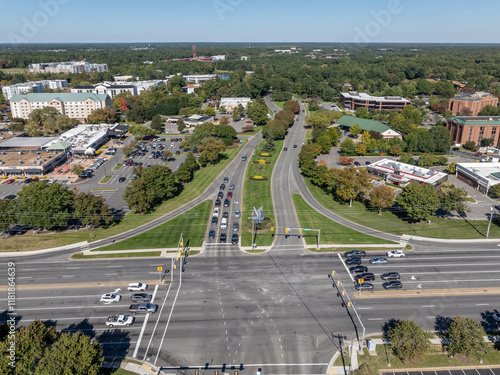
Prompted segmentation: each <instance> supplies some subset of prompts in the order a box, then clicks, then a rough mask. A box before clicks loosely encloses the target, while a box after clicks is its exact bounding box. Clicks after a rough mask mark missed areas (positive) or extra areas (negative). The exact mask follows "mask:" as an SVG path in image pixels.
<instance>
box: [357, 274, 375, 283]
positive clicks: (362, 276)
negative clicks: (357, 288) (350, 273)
mask: <svg viewBox="0 0 500 375" xmlns="http://www.w3.org/2000/svg"><path fill="white" fill-rule="evenodd" d="M359 279H363V280H365V281H372V280H375V275H374V274H373V273H371V272H363V273H360V274H359V275H356V280H359Z"/></svg>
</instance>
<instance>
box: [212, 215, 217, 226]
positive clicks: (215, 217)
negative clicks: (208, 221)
mask: <svg viewBox="0 0 500 375" xmlns="http://www.w3.org/2000/svg"><path fill="white" fill-rule="evenodd" d="M218 222H219V218H218V217H217V216H213V217H212V224H215V225H217V223H218Z"/></svg>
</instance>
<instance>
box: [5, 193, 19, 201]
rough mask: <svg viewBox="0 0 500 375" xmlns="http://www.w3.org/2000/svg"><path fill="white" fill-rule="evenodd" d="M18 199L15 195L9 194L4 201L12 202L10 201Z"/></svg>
mask: <svg viewBox="0 0 500 375" xmlns="http://www.w3.org/2000/svg"><path fill="white" fill-rule="evenodd" d="M16 198H17V196H16V195H15V194H9V195H6V196H5V198H4V199H5V200H6V201H10V200H12V199H16Z"/></svg>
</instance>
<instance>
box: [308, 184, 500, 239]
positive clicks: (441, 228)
mask: <svg viewBox="0 0 500 375" xmlns="http://www.w3.org/2000/svg"><path fill="white" fill-rule="evenodd" d="M304 180H305V182H306V184H307V185H308V187H309V190H310V191H311V193H312V195H314V197H315V198H316V200H317V201H318V202H319V203H320V204H321V205H322V206H323V207H325V208H327V209H328V210H330V211H332V212H334V213H335V214H337V215H340V216H342V217H344V218H346V219H348V220H351V221H354V222H356V223H358V224H361V225H364V226H366V227H369V228H373V229H377V230H379V231H382V232H386V233H391V234H395V235H399V236H400V235H402V234H406V235H413V236H422V237H432V238H455V239H457V238H461V239H481V238H486V232H487V229H488V220H464V219H444V218H439V217H433V218H432V220H431V223H430V224H428V223H427V222H420V223H411V222H410V220H409V218H408V217H407V215H406V214H405V213H401V212H394V211H382V215H378V210H375V209H370V208H367V207H366V206H365V205H364V204H362V203H361V202H357V201H354V202H353V203H352V207H349V204H347V203H346V204H343V203H340V202H338V201H336V200H334V199H333V197H332V195H331V194H327V193H326V192H325V191H324V190H322V189H321V188H319V187H317V186H314V185H313V184H312V183H311V182H310V180H309V179H307V178H304ZM485 214H486V213H485ZM489 237H490V238H500V227H499V225H498V222H495V221H494V222H493V223H492V224H491V229H490V235H489Z"/></svg>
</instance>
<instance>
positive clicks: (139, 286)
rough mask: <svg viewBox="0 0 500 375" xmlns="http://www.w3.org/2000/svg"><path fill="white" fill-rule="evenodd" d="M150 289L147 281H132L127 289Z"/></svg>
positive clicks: (132, 290) (133, 290)
mask: <svg viewBox="0 0 500 375" xmlns="http://www.w3.org/2000/svg"><path fill="white" fill-rule="evenodd" d="M147 289H148V284H145V283H130V284H128V286H127V290H129V291H131V292H135V291H139V292H140V291H143V290H147Z"/></svg>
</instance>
